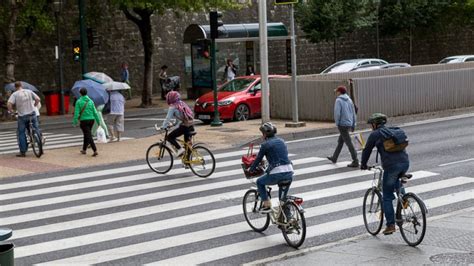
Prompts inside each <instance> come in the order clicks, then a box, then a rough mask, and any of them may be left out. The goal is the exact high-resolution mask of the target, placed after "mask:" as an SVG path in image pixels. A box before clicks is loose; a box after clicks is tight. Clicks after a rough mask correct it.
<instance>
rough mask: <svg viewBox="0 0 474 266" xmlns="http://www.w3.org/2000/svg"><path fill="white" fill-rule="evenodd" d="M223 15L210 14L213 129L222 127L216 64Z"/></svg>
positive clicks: (218, 13)
mask: <svg viewBox="0 0 474 266" xmlns="http://www.w3.org/2000/svg"><path fill="white" fill-rule="evenodd" d="M221 17H222V13H221V12H218V11H211V12H210V13H209V25H210V29H211V75H212V91H213V92H214V120H213V121H212V122H211V127H217V126H222V122H221V120H220V118H219V101H218V99H217V69H216V67H217V63H216V39H217V38H219V27H220V26H222V25H224V23H223V22H222V20H220V18H221Z"/></svg>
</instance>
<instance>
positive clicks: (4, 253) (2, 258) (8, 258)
mask: <svg viewBox="0 0 474 266" xmlns="http://www.w3.org/2000/svg"><path fill="white" fill-rule="evenodd" d="M14 247H15V246H14V245H13V244H1V245H0V265H2V266H13V265H15V261H14V255H13V250H14Z"/></svg>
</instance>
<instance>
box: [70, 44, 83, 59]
mask: <svg viewBox="0 0 474 266" xmlns="http://www.w3.org/2000/svg"><path fill="white" fill-rule="evenodd" d="M72 59H73V60H74V61H76V62H77V61H81V41H80V40H73V41H72Z"/></svg>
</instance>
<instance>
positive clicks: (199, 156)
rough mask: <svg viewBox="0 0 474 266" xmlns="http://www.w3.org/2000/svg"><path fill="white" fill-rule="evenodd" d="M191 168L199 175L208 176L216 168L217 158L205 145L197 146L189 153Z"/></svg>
mask: <svg viewBox="0 0 474 266" xmlns="http://www.w3.org/2000/svg"><path fill="white" fill-rule="evenodd" d="M188 163H189V168H191V171H192V172H193V173H194V174H195V175H197V176H199V177H208V176H210V175H212V173H214V170H215V169H216V159H214V155H213V154H212V152H211V151H210V150H209V149H208V148H206V147H203V146H195V147H193V150H192V151H191V154H190V155H189V161H188Z"/></svg>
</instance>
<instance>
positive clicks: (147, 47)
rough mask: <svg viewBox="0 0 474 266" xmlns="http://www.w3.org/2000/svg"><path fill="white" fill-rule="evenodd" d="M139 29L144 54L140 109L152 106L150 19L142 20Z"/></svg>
mask: <svg viewBox="0 0 474 266" xmlns="http://www.w3.org/2000/svg"><path fill="white" fill-rule="evenodd" d="M139 28H140V35H141V36H142V43H143V49H144V53H145V76H144V79H143V90H142V103H141V106H142V107H150V106H151V105H152V100H151V95H152V89H153V50H154V43H153V39H152V36H151V21H150V17H147V18H143V17H142V24H141V26H140V27H139Z"/></svg>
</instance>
